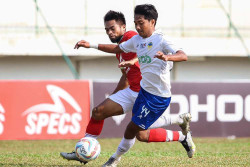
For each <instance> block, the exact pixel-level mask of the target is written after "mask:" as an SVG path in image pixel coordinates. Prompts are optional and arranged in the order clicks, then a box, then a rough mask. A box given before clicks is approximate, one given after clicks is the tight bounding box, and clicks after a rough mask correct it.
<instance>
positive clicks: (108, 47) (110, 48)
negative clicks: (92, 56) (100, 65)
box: [74, 40, 123, 53]
mask: <svg viewBox="0 0 250 167" xmlns="http://www.w3.org/2000/svg"><path fill="white" fill-rule="evenodd" d="M80 47H84V48H95V49H98V50H101V51H103V52H107V53H122V52H123V51H122V50H121V49H120V47H119V45H114V44H94V43H90V42H87V41H85V40H81V41H79V42H77V43H76V45H75V47H74V49H79V48H80Z"/></svg>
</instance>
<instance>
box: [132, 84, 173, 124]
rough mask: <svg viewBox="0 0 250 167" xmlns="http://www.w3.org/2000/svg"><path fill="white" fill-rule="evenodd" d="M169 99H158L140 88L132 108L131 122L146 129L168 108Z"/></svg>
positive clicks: (158, 97)
mask: <svg viewBox="0 0 250 167" xmlns="http://www.w3.org/2000/svg"><path fill="white" fill-rule="evenodd" d="M170 101H171V97H168V98H167V97H160V96H156V95H153V94H150V93H148V92H147V91H145V90H144V89H143V88H141V90H140V92H139V94H138V97H137V99H136V101H135V104H134V107H133V110H132V111H133V114H134V116H133V117H132V121H133V122H134V123H135V124H136V125H138V126H139V127H141V128H142V129H148V128H149V127H150V126H151V125H152V124H153V123H154V122H155V121H156V120H157V119H158V118H159V117H160V116H161V115H162V114H163V113H164V111H165V110H166V109H167V108H168V106H169V103H170Z"/></svg>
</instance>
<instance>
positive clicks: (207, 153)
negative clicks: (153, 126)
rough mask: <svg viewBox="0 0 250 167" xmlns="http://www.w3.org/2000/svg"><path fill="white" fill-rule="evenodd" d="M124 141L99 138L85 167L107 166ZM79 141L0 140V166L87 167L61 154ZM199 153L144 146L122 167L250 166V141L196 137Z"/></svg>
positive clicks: (172, 145) (127, 157)
mask: <svg viewBox="0 0 250 167" xmlns="http://www.w3.org/2000/svg"><path fill="white" fill-rule="evenodd" d="M120 140H121V139H99V142H100V144H101V147H102V151H101V154H100V156H99V157H98V158H97V159H96V160H95V161H92V162H89V163H88V164H87V165H85V166H86V167H97V166H101V165H102V164H103V163H105V162H106V161H107V160H108V159H109V157H110V156H111V155H112V154H113V153H114V152H115V150H116V148H117V146H118V144H119V143H120ZM76 142H77V140H32V141H0V166H23V167H24V166H28V167H31V166H32V167H33V166H45V167H46V166H47V167H49V166H61V167H66V166H69V167H73V166H84V165H82V164H80V163H79V162H75V161H67V160H64V159H62V158H61V157H60V156H59V153H60V152H62V151H63V152H71V151H72V150H73V148H74V145H75V143H76ZM194 142H195V144H196V147H197V152H196V154H195V156H194V157H193V158H191V159H190V158H188V157H187V154H186V151H185V150H184V148H183V147H182V145H181V144H180V143H178V142H172V143H141V142H139V141H136V143H135V145H134V147H133V148H132V149H131V150H130V151H129V152H128V153H127V154H125V155H124V156H123V157H122V160H121V162H120V163H119V165H118V166H119V167H124V166H125V167H130V166H131V167H165V166H185V167H188V166H192V167H196V166H197V167H201V166H209V167H211V166H232V167H235V166H244V167H245V166H250V138H236V139H234V140H228V139H225V138H194Z"/></svg>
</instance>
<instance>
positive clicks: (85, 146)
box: [75, 137, 101, 161]
mask: <svg viewBox="0 0 250 167" xmlns="http://www.w3.org/2000/svg"><path fill="white" fill-rule="evenodd" d="M75 152H76V156H77V157H78V158H79V159H80V160H82V161H91V160H94V159H96V158H97V157H98V156H99V155H100V152H101V145H100V143H99V142H98V141H97V140H96V139H95V138H92V137H84V138H82V139H81V140H79V141H78V142H77V143H76V146H75Z"/></svg>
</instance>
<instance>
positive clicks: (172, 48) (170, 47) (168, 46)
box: [162, 38, 182, 54]
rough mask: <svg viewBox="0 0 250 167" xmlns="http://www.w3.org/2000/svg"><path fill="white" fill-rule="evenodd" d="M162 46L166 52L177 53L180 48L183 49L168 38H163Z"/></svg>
mask: <svg viewBox="0 0 250 167" xmlns="http://www.w3.org/2000/svg"><path fill="white" fill-rule="evenodd" d="M162 48H163V53H164V54H175V53H176V52H177V51H178V50H182V48H179V47H177V46H176V45H175V44H174V43H173V42H171V41H170V40H166V38H163V41H162Z"/></svg>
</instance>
